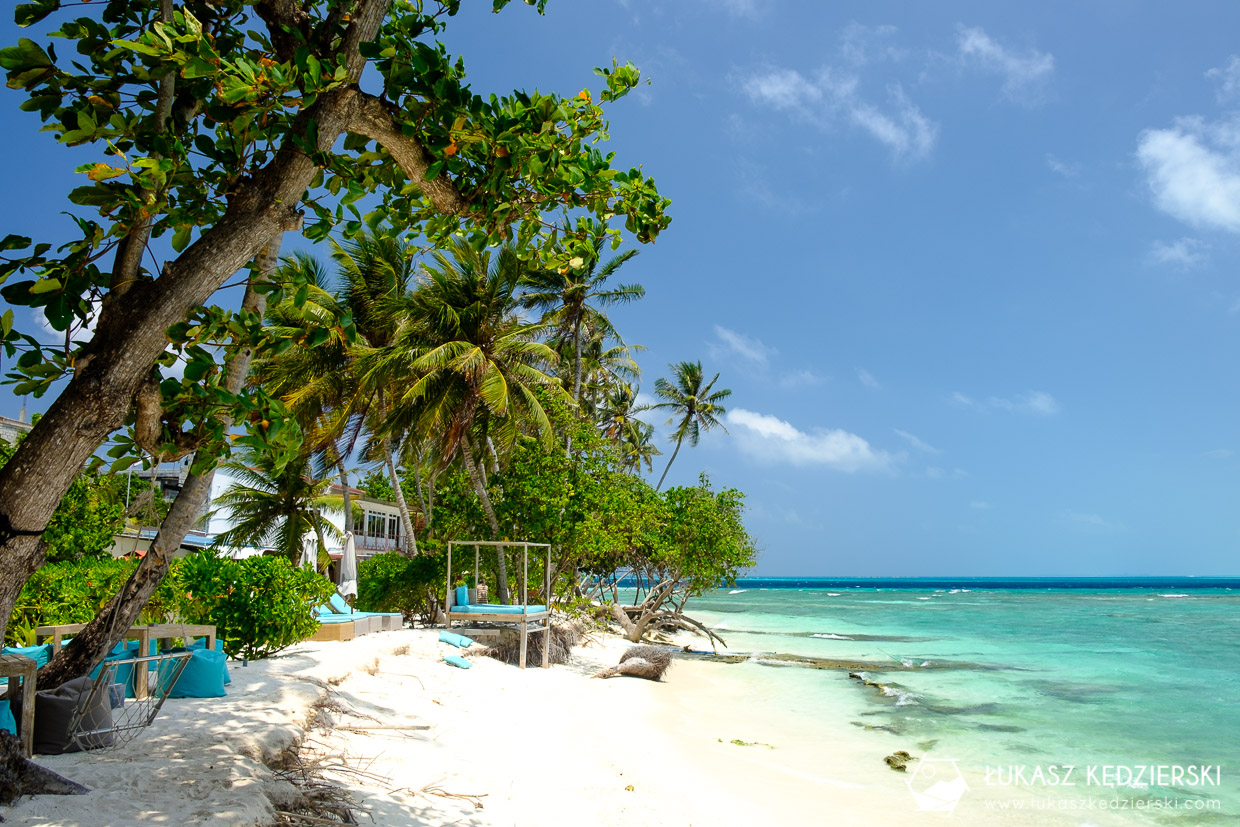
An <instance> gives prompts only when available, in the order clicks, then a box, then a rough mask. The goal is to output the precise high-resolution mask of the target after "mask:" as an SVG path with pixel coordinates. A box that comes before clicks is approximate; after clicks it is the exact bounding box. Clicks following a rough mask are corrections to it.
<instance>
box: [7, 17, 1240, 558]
mask: <svg viewBox="0 0 1240 827" xmlns="http://www.w3.org/2000/svg"><path fill="white" fill-rule="evenodd" d="M487 6H489V4H487V3H481V2H476V3H474V4H472V6H470V5H469V4H467V9H466V10H465V11H464V12H462V14H461V15H460V16H459V17H458V18H457V20H455V21H453V22H452V24H451V26H450V28H449V31H448V33H447V35H446V38H445V39H446V42H447V43H448V45H449V47H450V48H451V49H453V50H455V51H459V52H460V53H461V54H463V55H464V57H465V60H466V65H467V68H468V69H469V71H470V77H471V79H472V83H473V86H474V88H475V90H477V91H479V92H483V93H486V92H490V91H497V92H498V91H507V90H511V89H512V88H515V87H524V88H530V89H532V88H539V89H543V90H548V91H550V90H555V91H559V92H562V93H570V94H571V93H575V92H576V91H578V90H580V89H581V88H586V87H588V88H592V89H597V88H598V87H599V83H598V79H597V78H595V77H594V76H593V75H592V73H591V71H590V70H591V68H592V67H593V66H596V65H605V64H609V63H610V61H611V58H612V57H616V58H619V59H620V60H622V61H624V60H631V61H633V62H634V63H636V64H637V65H638V66H639V67H640V68H642V70H643V72H644V76H645V77H646V78H648V79H649V80H650V81H651V82H650V84H649V85H643V86H642V87H641V89H639V90H638V91H637V92H635V93H634V94H633V95H631V96H630V97H629V98H627V99H625V100H624V101H622V102H621V103H619V104H617V105H615V106H614V107H612V109H611V110H610V118H611V125H612V132H613V140H612V142H611V144H610V147H609V148H610V149H612V150H614V151H616V152H617V153H618V158H617V161H618V163H620V164H623V165H626V166H627V165H633V164H641V165H642V166H643V167H644V169H645V171H646V172H647V173H648V174H652V175H654V176H655V179H656V181H657V182H658V184H659V187H660V190H661V191H662V192H663V193H664V194H665V195H667V196H668V197H670V198H671V199H672V201H673V206H672V215H673V216H674V220H673V222H672V225H671V227H670V228H669V229H668V230H667V232H665V233H664V235H663V236H662V237H661V238H660V239H659V241H658V242H657V244H655V245H653V246H645V247H643V248H642V249H641V254H640V255H639V256H638V257H637V258H636V259H635V260H633V261H632V262H630V263H629V264H627V265H626V266H625V267H624V269H623V270H622V276H621V277H620V280H622V281H637V282H640V283H642V284H644V285H645V286H646V289H647V297H646V299H645V300H644V301H642V302H640V303H639V304H637V305H634V306H632V307H629V308H624V309H621V310H618V311H616V312H614V313H613V321H615V323H616V325H617V327H618V328H619V329H620V330H621V331H622V332H623V333H624V334H625V336H626V338H627V339H628V340H629V341H630V342H636V343H640V344H643V345H645V346H646V348H647V350H646V351H645V352H644V353H642V354H641V356H640V362H641V364H642V366H643V368H644V369H645V378H644V380H643V389H644V390H647V391H648V390H649V388H650V387H651V385H652V383H653V379H654V378H655V377H656V376H659V375H666V366H667V363H669V362H673V361H679V360H695V359H700V360H701V361H702V362H703V365H704V367H705V368H706V369H707V370H708V371H709V373H710V374H712V375H713V373H714V372H715V371H719V372H720V373H721V374H722V375H721V377H720V380H719V386H722V387H728V388H731V389H732V391H733V394H732V398H731V400H730V404H729V406H728V414H727V416H726V418H725V422H726V424H727V427H728V431H729V434H727V435H724V434H722V433H712V434H710V435H707V436H706V437H704V438H703V440H702V443H701V444H700V445H699V446H698V447H697V448H696V449H692V450H690V449H688V448H686V449H684V450H682V451H681V453H680V456H679V457H678V459H677V461H676V464H675V465H674V466H673V468H672V471H671V473H670V475H669V482H671V483H689V482H692V481H693V480H695V479H696V477H697V475H698V473H699V472H701V471H707V472H708V473H710V474H711V476H712V479H713V480H714V481H715V482H716V483H717V484H718V485H732V486H736V487H739V488H741V489H743V490H744V491H746V492H747V494H748V495H749V505H750V512H749V515H748V524H749V526H750V528H751V531H752V532H753V534H754V535H755V536H756V537H757V539H758V541H759V544H760V546H761V548H762V557H761V563H760V566H759V572H760V573H763V574H769V575H780V574H822V575H952V574H959V575H1040V574H1041V575H1056V574H1058V575H1089V574H1097V575H1104V574H1108V575H1122V574H1134V575H1135V574H1185V575H1206V574H1240V565H1238V564H1237V562H1236V560H1237V556H1236V550H1237V547H1238V545H1240V510H1238V509H1237V508H1236V507H1235V504H1234V500H1235V498H1236V495H1237V493H1240V492H1238V490H1237V485H1236V472H1237V467H1238V463H1240V455H1238V454H1237V453H1236V452H1237V451H1240V439H1238V438H1237V424H1236V423H1237V413H1238V409H1240V392H1238V385H1237V371H1236V370H1235V367H1234V363H1235V356H1236V353H1237V345H1238V344H1240V342H1238V341H1237V340H1238V333H1240V281H1238V280H1237V276H1236V274H1235V270H1236V265H1237V263H1238V262H1240V245H1238V240H1240V239H1238V238H1237V233H1240V41H1238V40H1236V38H1235V36H1234V32H1236V31H1238V30H1240V26H1238V25H1237V24H1240V19H1238V18H1240V8H1237V7H1235V6H1234V4H1225V3H1194V4H1188V5H1177V6H1176V7H1174V8H1172V7H1170V6H1164V5H1163V4H1155V3H1134V2H1123V3H1120V2H1097V3H1092V4H1080V3H1040V4H1023V5H1013V4H996V3H965V2H956V3H951V2H941V3H934V4H928V3H887V4H854V5H851V6H847V7H846V6H844V5H843V4H825V3H818V2H803V3H794V2H787V0H674V1H673V0H669V2H639V0H627V1H626V2H619V1H618V0H591V2H565V0H552V2H551V3H550V4H549V6H548V10H547V15H546V16H545V17H539V16H538V15H537V14H535V13H534V12H533V11H532V10H530V9H527V8H523V7H519V8H518V7H514V8H510V9H509V10H507V11H505V12H504V13H502V14H500V15H490V14H486V13H484V10H485V7H487ZM474 7H476V8H474ZM4 33H5V35H6V40H9V41H11V40H12V36H13V29H12V26H11V25H7V26H6V27H5V29H4ZM0 100H3V101H4V102H5V103H4V106H3V107H0V117H2V118H3V119H4V134H5V136H6V137H5V142H6V144H7V145H8V148H9V151H10V155H9V157H10V158H12V157H14V156H16V157H23V158H24V157H30V158H32V159H33V162H32V163H30V164H28V165H22V166H21V167H20V168H18V169H16V170H12V171H11V172H10V174H9V175H8V177H7V178H6V179H5V182H4V183H3V184H0V186H3V187H4V189H5V191H6V195H7V197H6V198H5V199H3V203H2V204H0V211H2V213H0V214H2V216H3V221H4V231H5V232H22V233H25V234H31V235H36V236H40V237H44V238H49V240H50V239H51V238H54V237H55V236H56V233H57V232H58V230H57V229H56V227H57V224H58V219H57V213H58V211H59V210H61V209H63V205H64V202H63V193H64V192H66V191H67V190H68V189H69V188H70V187H71V186H73V174H72V166H73V165H74V164H75V163H79V162H80V161H79V160H77V159H71V160H69V161H68V162H66V160H65V157H66V153H65V152H64V151H63V150H59V149H54V148H52V144H51V142H50V140H49V139H48V138H47V137H46V136H40V135H38V134H37V133H36V132H35V128H36V122H35V119H34V118H33V117H31V116H29V115H27V114H25V113H20V112H17V111H16V106H17V103H18V100H17V96H16V95H15V94H14V93H12V92H8V91H7V90H6V91H5V92H4V94H3V96H2V97H0ZM59 221H63V219H59ZM290 240H291V239H290ZM17 407H18V401H17V400H15V399H13V398H12V397H11V395H5V396H4V397H3V398H0V413H6V414H10V415H12V414H13V413H15V411H16V408H17ZM660 424H661V420H660ZM664 449H665V456H664V457H663V458H662V459H660V460H657V461H656V466H655V478H656V479H657V475H658V474H659V473H661V472H662V463H663V462H665V461H666V457H667V456H670V453H671V446H670V445H669V444H666V443H665V444H664Z"/></svg>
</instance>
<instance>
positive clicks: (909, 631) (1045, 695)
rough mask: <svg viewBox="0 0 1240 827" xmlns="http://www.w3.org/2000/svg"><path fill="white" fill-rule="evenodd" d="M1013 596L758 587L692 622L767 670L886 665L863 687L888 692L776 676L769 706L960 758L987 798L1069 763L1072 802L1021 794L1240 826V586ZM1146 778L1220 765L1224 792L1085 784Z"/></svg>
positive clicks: (807, 584) (794, 674)
mask: <svg viewBox="0 0 1240 827" xmlns="http://www.w3.org/2000/svg"><path fill="white" fill-rule="evenodd" d="M1000 585H1002V586H1004V587H1003V588H998V587H995V585H994V583H993V582H991V581H978V580H970V581H918V580H911V581H887V580H885V581H866V580H855V581H841V580H831V581H806V580H797V581H773V580H768V579H764V580H749V581H742V582H740V583H738V584H737V587H736V588H735V589H723V590H720V591H717V592H714V593H711V594H708V595H705V596H703V597H701V598H698V599H695V600H694V601H692V602H691V603H690V606H689V611H690V613H691V614H692V615H694V616H695V617H698V618H699V619H702V620H704V621H705V622H707V623H708V624H709V625H711V626H712V627H713V628H716V629H718V630H719V631H720V633H721V634H722V635H723V637H724V638H725V639H726V640H727V643H728V647H729V649H730V650H732V651H739V652H746V653H756V654H759V662H764V663H770V662H771V661H770V659H769V658H763V657H761V653H787V654H794V655H801V656H810V657H817V658H827V659H841V660H864V661H872V662H874V663H876V664H879V666H877V667H876V668H874V669H872V670H866V672H865V674H864V677H865V678H867V679H868V680H870V681H872V682H875V683H881V684H883V686H882V687H873V686H865V685H864V684H862V683H861V682H860V681H858V680H854V679H850V678H849V677H848V674H847V672H842V671H838V670H834V671H833V670H811V669H805V668H798V667H795V666H793V667H787V668H771V669H769V670H763V672H764V674H767V673H769V677H764V678H763V680H766V681H767V682H768V683H769V685H770V691H769V692H768V693H766V697H767V698H768V699H769V702H770V703H779V704H782V705H784V706H785V707H787V708H789V709H795V710H798V711H800V712H801V714H805V715H814V714H823V715H839V714H841V713H842V714H846V715H849V716H851V717H853V718H854V719H855V720H856V722H857V723H858V724H859V725H866V726H871V727H876V728H879V729H881V730H883V731H887V732H892V733H895V734H897V735H899V736H900V737H902V738H905V739H907V741H908V744H909V746H910V747H911V748H912V750H911V751H916V750H920V751H921V752H922V753H924V754H929V755H931V756H933V757H948V758H953V759H959V760H960V762H961V766H962V767H965V768H966V777H967V778H968V779H970V783H971V787H972V789H973V790H974V791H975V793H976V791H977V790H978V789H979V787H981V788H984V787H985V786H986V784H987V781H989V782H990V783H992V784H994V783H999V782H1002V781H1003V778H1004V776H1003V773H1004V772H1006V770H1007V768H1010V767H1013V766H1020V765H1024V766H1025V767H1026V768H1027V770H1028V772H1029V773H1032V772H1033V770H1034V768H1035V767H1039V766H1041V767H1043V773H1044V774H1045V773H1046V772H1047V769H1046V768H1048V767H1050V766H1052V765H1053V766H1056V767H1064V766H1067V765H1071V766H1074V767H1077V768H1078V769H1077V770H1075V773H1076V775H1075V776H1074V777H1073V780H1078V781H1079V783H1078V784H1076V785H1075V789H1067V788H1066V787H1064V786H1062V785H1048V784H1043V783H1039V782H1034V783H1032V784H1026V785H1024V786H1025V787H1026V788H1027V789H1028V790H1029V791H1030V792H1031V793H1036V794H1038V795H1042V794H1045V795H1047V796H1068V795H1070V796H1081V795H1091V796H1103V795H1105V796H1116V795H1118V796H1120V797H1125V798H1127V797H1132V798H1134V799H1145V800H1147V801H1150V800H1153V799H1156V798H1157V799H1162V800H1166V799H1168V798H1175V799H1177V800H1182V801H1184V802H1189V803H1188V804H1185V805H1184V806H1190V807H1191V806H1200V805H1193V804H1191V802H1192V801H1208V800H1213V799H1217V800H1218V801H1219V802H1220V804H1221V813H1220V812H1219V811H1217V810H1213V811H1211V810H1207V811H1204V812H1196V811H1193V810H1191V809H1190V810H1183V809H1177V810H1175V811H1174V812H1172V811H1169V810H1160V811H1158V812H1157V813H1156V814H1155V815H1153V816H1143V817H1144V818H1148V819H1150V820H1152V821H1156V822H1159V823H1176V824H1196V823H1202V824H1205V823H1222V822H1223V821H1226V822H1232V820H1233V819H1234V818H1235V817H1237V816H1240V783H1238V782H1240V645H1238V644H1240V581H1226V580H1212V581H1198V580H1189V579H1185V580H1168V581H1153V580H1149V581H1060V580H1056V581H1003V582H1002V583H1001V584H1000ZM897 586H898V587H897ZM1233 589H1234V591H1233ZM908 667H913V668H912V669H908ZM845 694H848V695H849V698H850V700H849V701H848V702H846V703H845V702H843V698H844V696H845ZM1146 765H1166V766H1189V765H1196V766H1208V767H1216V768H1218V769H1217V770H1215V771H1214V772H1215V773H1217V776H1218V779H1217V784H1216V783H1214V778H1213V777H1211V778H1209V779H1208V780H1209V781H1210V783H1204V784H1203V783H1198V784H1196V785H1192V784H1188V783H1186V782H1185V781H1184V780H1182V779H1178V778H1177V779H1176V783H1172V782H1171V781H1170V780H1169V779H1167V778H1164V779H1162V783H1159V781H1158V779H1154V783H1133V782H1131V781H1129V780H1128V779H1127V778H1126V777H1125V776H1124V772H1125V771H1124V770H1122V769H1120V770H1116V772H1117V773H1118V775H1117V776H1116V777H1115V778H1113V779H1112V780H1113V781H1114V783H1113V784H1106V783H1103V782H1104V781H1105V780H1106V779H1104V778H1103V777H1102V775H1101V773H1102V770H1100V769H1099V770H1098V774H1097V775H1095V776H1094V777H1093V779H1089V778H1087V777H1086V772H1087V770H1086V768H1088V767H1096V768H1100V767H1104V766H1110V767H1125V768H1132V771H1133V772H1138V771H1139V770H1137V769H1136V768H1138V767H1140V766H1146ZM988 769H989V770H990V775H989V776H987V775H986V773H987V770H988ZM1020 780H1024V779H1021V778H1016V779H1013V778H1012V777H1011V776H1010V775H1009V776H1008V783H1009V784H1010V783H1015V781H1020ZM1091 780H1092V781H1093V782H1094V783H1088V784H1087V783H1086V782H1087V781H1091ZM1207 806H1215V805H1207ZM1140 818H1141V817H1137V816H1134V819H1135V820H1140Z"/></svg>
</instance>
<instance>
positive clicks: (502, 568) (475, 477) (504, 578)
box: [461, 439, 509, 606]
mask: <svg viewBox="0 0 1240 827" xmlns="http://www.w3.org/2000/svg"><path fill="white" fill-rule="evenodd" d="M461 461H462V462H464V463H465V473H466V474H468V475H469V481H470V482H471V483H472V484H473V487H474V493H475V494H477V495H478V500H479V502H481V503H482V510H483V511H485V512H486V515H487V522H488V523H489V524H490V526H491V539H492V540H498V539H499V519H498V518H497V517H496V516H495V506H493V505H491V498H490V496H488V495H487V487H486V485H484V484H483V482H482V474H481V473H479V471H478V463H476V462H474V452H473V449H472V448H470V447H469V440H468V439H462V440H461ZM495 559H496V564H495V569H496V576H497V577H498V579H499V582H498V583H497V584H496V587H497V591H498V593H499V602H500V603H502V604H503V605H505V606H507V605H508V600H509V598H508V561H507V560H505V559H504V549H503V548H502V547H499V546H496V547H495Z"/></svg>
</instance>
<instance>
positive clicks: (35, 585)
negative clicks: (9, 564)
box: [4, 558, 181, 646]
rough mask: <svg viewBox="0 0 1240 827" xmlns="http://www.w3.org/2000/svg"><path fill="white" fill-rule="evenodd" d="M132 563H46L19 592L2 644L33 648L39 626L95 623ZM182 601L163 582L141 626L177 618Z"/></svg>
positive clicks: (175, 592) (125, 561)
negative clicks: (93, 620) (96, 617)
mask: <svg viewBox="0 0 1240 827" xmlns="http://www.w3.org/2000/svg"><path fill="white" fill-rule="evenodd" d="M137 566H138V563H137V561H135V560H113V559H111V558H107V559H102V560H98V559H84V560H77V561H69V562H63V563H49V564H47V565H45V566H44V567H43V568H41V569H39V570H38V571H36V572H35V573H34V574H33V575H31V577H30V579H29V580H27V581H26V585H25V586H23V587H22V590H21V593H20V594H19V595H18V597H17V603H16V605H15V606H14V607H13V614H12V615H11V616H10V618H9V625H8V627H7V630H6V632H5V637H4V642H5V644H7V645H11V646H28V645H31V644H33V643H34V633H35V629H37V628H38V627H39V626H59V625H64V624H68V623H86V622H88V621H90V620H92V619H94V617H95V615H96V614H98V613H99V610H100V609H102V608H103V607H104V606H105V605H106V604H107V602H108V601H109V600H111V599H112V595H114V594H116V592H118V591H119V590H120V588H121V586H122V585H124V583H125V581H126V580H127V579H129V576H130V575H131V574H133V571H134V569H135V568H137ZM180 603H181V595H179V594H178V593H177V589H176V586H175V584H174V583H172V582H170V581H169V580H167V579H166V580H165V581H164V582H163V583H161V584H160V586H159V588H158V589H156V591H155V594H154V595H153V596H152V597H151V601H150V603H148V604H147V606H146V608H145V609H144V610H143V613H142V616H141V622H145V623H162V622H164V621H166V620H169V619H172V618H174V617H175V616H176V614H177V612H178V609H179V605H180Z"/></svg>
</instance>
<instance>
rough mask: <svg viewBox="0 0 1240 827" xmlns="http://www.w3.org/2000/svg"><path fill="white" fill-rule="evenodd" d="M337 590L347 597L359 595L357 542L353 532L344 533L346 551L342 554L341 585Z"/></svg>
mask: <svg viewBox="0 0 1240 827" xmlns="http://www.w3.org/2000/svg"><path fill="white" fill-rule="evenodd" d="M336 591H338V592H340V593H341V594H342V595H344V596H345V597H357V544H356V543H355V542H353V532H352V531H350V532H348V533H347V534H345V535H344V553H343V554H341V556H340V585H339V586H337V587H336Z"/></svg>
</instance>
